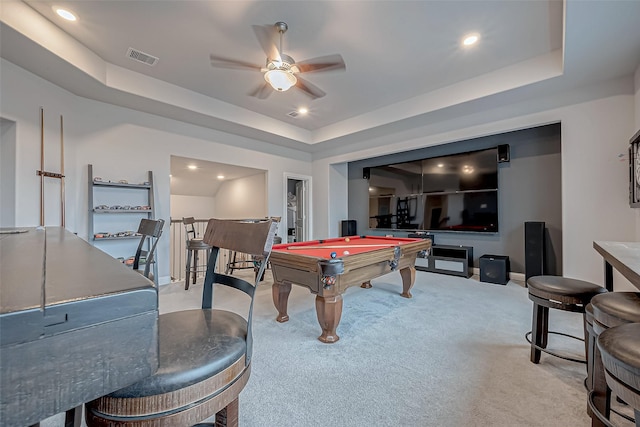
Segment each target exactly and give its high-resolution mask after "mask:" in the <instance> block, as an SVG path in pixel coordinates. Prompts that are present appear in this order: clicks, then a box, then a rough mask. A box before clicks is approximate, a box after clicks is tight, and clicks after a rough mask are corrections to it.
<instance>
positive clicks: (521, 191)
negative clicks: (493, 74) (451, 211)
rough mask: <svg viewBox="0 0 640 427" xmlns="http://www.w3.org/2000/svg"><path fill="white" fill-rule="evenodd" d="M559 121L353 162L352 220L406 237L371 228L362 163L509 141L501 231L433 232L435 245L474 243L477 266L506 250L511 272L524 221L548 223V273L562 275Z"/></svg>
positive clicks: (520, 254) (501, 177)
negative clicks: (508, 159) (484, 259)
mask: <svg viewBox="0 0 640 427" xmlns="http://www.w3.org/2000/svg"><path fill="white" fill-rule="evenodd" d="M560 135H561V134H560V124H559V123H557V124H553V125H547V126H541V127H536V128H532V129H525V130H520V131H514V132H509V133H504V134H499V135H492V136H487V137H482V138H475V139H472V140H465V141H458V142H454V143H449V144H443V145H438V146H434V147H425V148H422V149H419V150H412V151H407V152H403V153H396V154H393V155H388V156H382V157H376V158H372V159H366V160H360V161H357V162H351V163H349V206H348V209H349V219H355V220H356V221H357V225H358V234H371V235H384V234H393V235H396V236H406V234H407V233H408V232H407V231H406V230H402V231H400V230H380V229H370V228H368V223H369V219H368V205H369V192H368V181H367V180H365V179H363V178H362V172H363V168H365V167H373V166H380V165H386V164H391V163H399V162H407V161H412V160H418V159H423V158H429V157H437V156H443V155H447V154H454V153H460V152H464V151H472V150H479V149H483V148H489V147H495V146H497V145H500V144H509V146H510V152H511V161H510V162H506V163H500V164H499V168H498V185H499V196H498V197H499V209H500V213H499V232H498V233H495V234H482V233H469V232H448V231H437V232H434V234H435V236H436V244H443V245H465V246H473V248H474V251H473V253H474V266H476V267H477V266H478V258H479V257H480V256H482V255H484V254H492V255H507V256H509V259H510V264H511V271H513V272H517V273H524V222H525V221H544V222H545V223H546V228H547V235H546V238H547V240H546V257H547V259H546V264H547V268H548V269H547V271H546V273H548V274H558V275H560V274H562V181H561V172H562V170H561V167H562V164H561V141H560Z"/></svg>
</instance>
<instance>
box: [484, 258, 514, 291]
mask: <svg viewBox="0 0 640 427" xmlns="http://www.w3.org/2000/svg"><path fill="white" fill-rule="evenodd" d="M480 281H481V282H488V283H496V284H498V285H506V284H507V282H508V281H509V257H508V256H504V255H482V256H481V257H480Z"/></svg>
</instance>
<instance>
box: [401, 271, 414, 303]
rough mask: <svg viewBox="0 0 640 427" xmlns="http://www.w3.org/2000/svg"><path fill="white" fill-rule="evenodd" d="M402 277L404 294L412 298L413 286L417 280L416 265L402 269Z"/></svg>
mask: <svg viewBox="0 0 640 427" xmlns="http://www.w3.org/2000/svg"><path fill="white" fill-rule="evenodd" d="M400 277H402V294H401V295H402V296H403V297H405V298H411V297H412V296H413V295H411V288H412V287H413V284H414V282H415V281H416V268H415V267H414V266H410V267H405V268H403V269H401V270H400Z"/></svg>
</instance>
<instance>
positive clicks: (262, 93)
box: [249, 82, 273, 99]
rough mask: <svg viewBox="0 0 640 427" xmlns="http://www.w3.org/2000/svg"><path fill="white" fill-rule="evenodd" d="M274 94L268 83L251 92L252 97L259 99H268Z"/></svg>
mask: <svg viewBox="0 0 640 427" xmlns="http://www.w3.org/2000/svg"><path fill="white" fill-rule="evenodd" d="M272 92H273V88H272V87H271V85H270V84H269V83H267V82H264V84H263V85H260V86H258V87H257V88H255V89H254V90H253V91H251V92H249V95H250V96H255V97H256V98H258V99H266V98H268V97H269V95H271V93H272Z"/></svg>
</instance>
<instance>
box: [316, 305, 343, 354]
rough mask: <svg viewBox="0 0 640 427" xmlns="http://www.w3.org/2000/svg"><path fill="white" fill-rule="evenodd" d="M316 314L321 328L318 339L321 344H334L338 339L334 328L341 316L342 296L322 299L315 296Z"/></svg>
mask: <svg viewBox="0 0 640 427" xmlns="http://www.w3.org/2000/svg"><path fill="white" fill-rule="evenodd" d="M316 314H317V315H318V322H319V323H320V327H321V328H322V335H320V336H319V337H318V339H319V340H320V341H322V342H323V343H334V342H336V341H338V340H339V339H340V337H339V336H338V334H337V333H336V328H337V327H338V324H339V323H340V317H341V316H342V295H332V296H329V297H322V296H320V295H316Z"/></svg>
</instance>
